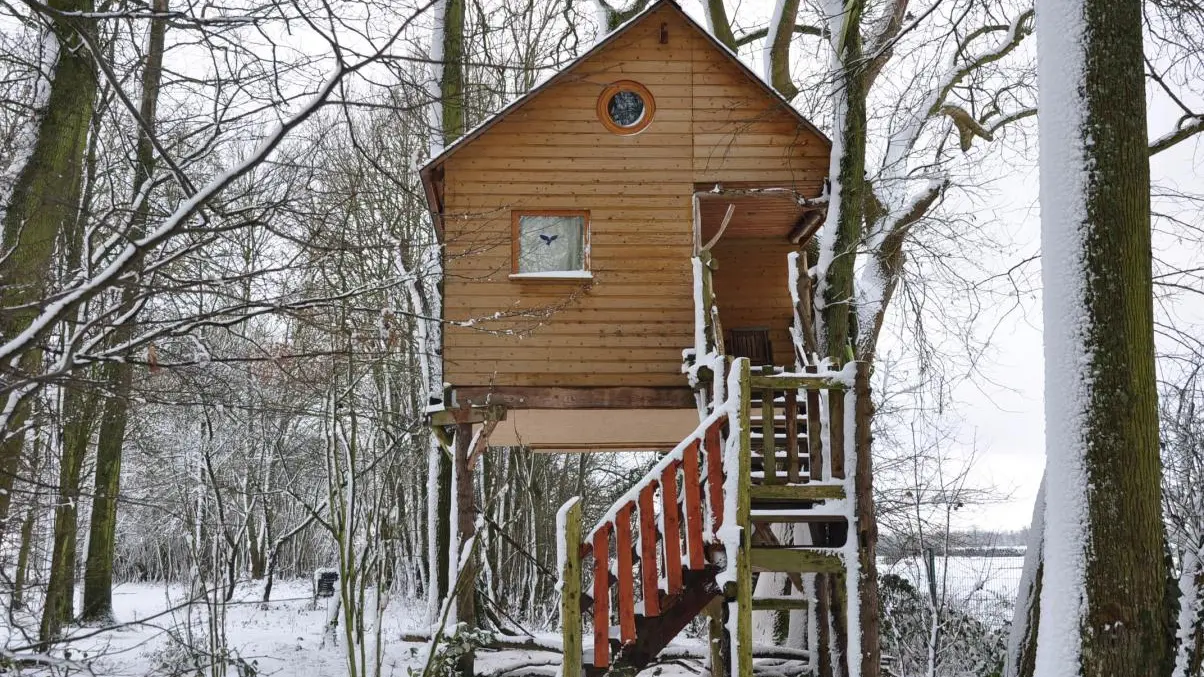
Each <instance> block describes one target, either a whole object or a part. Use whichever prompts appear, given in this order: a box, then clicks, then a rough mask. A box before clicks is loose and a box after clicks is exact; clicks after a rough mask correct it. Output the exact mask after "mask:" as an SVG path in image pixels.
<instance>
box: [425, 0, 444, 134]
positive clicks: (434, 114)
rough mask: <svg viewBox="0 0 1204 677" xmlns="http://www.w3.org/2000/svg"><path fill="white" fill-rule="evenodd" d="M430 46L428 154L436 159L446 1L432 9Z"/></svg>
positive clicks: (440, 112) (440, 119) (441, 94)
mask: <svg viewBox="0 0 1204 677" xmlns="http://www.w3.org/2000/svg"><path fill="white" fill-rule="evenodd" d="M432 10H433V12H432V25H431V46H430V49H429V50H428V58H429V59H430V62H431V79H430V82H429V83H427V90H428V91H429V92H430V95H431V104H430V120H431V138H430V154H431V157H437V156H438V155H439V153H441V152H443V104H442V101H443V33H444V30H445V27H446V24H447V0H439V1H438V2H436V3H435V5H434V6H433V7H432Z"/></svg>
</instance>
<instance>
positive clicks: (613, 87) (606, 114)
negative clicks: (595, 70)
mask: <svg viewBox="0 0 1204 677" xmlns="http://www.w3.org/2000/svg"><path fill="white" fill-rule="evenodd" d="M619 92H633V93H635V94H636V95H637V96H639V97H640V98H641V99H643V100H644V115H643V116H642V117H641V118H640V120H639V122H637V123H635V124H634V125H631V126H628V127H624V126H622V125H620V124H619V123H617V122H615V121H614V119H613V118H611V117H610V100H611V98H612V97H614V95H616V94H618V93H619ZM597 113H598V121H599V122H601V123H602V126H603V127H605V128H606V131H608V132H610V133H611V134H618V135H620V136H631V135H632V134H639V133H640V132H642V131H644V130H645V129H647V128H648V125H650V124H652V119H653V118H654V117H656V99H655V98H654V97H653V96H652V92H650V91H648V88H647V87H645V86H644V85H641V84H640V83H638V82H636V81H635V80H619V81H618V82H613V83H611V84H609V85H607V87H606V89H603V90H602V93H601V94H600V95H599V96H598V108H597Z"/></svg>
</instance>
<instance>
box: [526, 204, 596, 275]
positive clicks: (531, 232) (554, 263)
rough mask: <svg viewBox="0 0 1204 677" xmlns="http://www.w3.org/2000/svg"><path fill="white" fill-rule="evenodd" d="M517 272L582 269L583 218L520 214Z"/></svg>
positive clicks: (583, 247)
mask: <svg viewBox="0 0 1204 677" xmlns="http://www.w3.org/2000/svg"><path fill="white" fill-rule="evenodd" d="M518 228H519V242H518V246H519V249H518V252H519V256H518V272H520V273H548V272H555V271H564V270H584V269H585V242H584V239H583V238H584V235H585V219H584V218H583V217H580V216H533V215H532V216H520V217H519V221H518Z"/></svg>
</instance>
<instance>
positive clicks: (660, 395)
mask: <svg viewBox="0 0 1204 677" xmlns="http://www.w3.org/2000/svg"><path fill="white" fill-rule="evenodd" d="M455 396H456V400H457V402H459V403H460V404H474V403H477V402H491V403H494V404H500V405H505V406H506V407H508V408H510V409H690V408H692V407H694V406H695V402H694V392H693V391H692V390H691V389H690V388H689V387H685V386H682V387H672V388H664V387H659V388H641V387H630V386H620V387H598V388H590V387H583V388H582V387H558V388H544V387H524V386H496V387H489V386H478V387H471V386H470V387H457V388H456V389H455Z"/></svg>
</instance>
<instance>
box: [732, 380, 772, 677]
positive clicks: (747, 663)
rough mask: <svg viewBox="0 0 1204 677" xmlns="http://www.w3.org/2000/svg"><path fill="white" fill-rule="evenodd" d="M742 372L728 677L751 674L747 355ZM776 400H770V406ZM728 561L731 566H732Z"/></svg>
mask: <svg viewBox="0 0 1204 677" xmlns="http://www.w3.org/2000/svg"><path fill="white" fill-rule="evenodd" d="M733 366H734V368H735V369H737V370H738V373H739V382H740V399H739V407H738V416H739V429H740V458H739V468H738V470H737V471H736V476H737V478H738V480H739V481H737V482H736V486H737V490H736V515H737V517H736V519H737V522H736V523H737V524H738V525H739V526H740V547H739V548H738V549H737V551H736V561H735V567H736V601H735V603H734V604H731V607H734V608H730V607H729V611H728V613H729V614H734V615H735V619H736V636H735V637H734V638H733V644H734V646H733V647H732V654H731V655H732V662H733V663H734V665H733V666H731V668H730V669H729V670H728V676H729V677H752V674H753V670H752V595H753V590H752V566H751V562H750V561H749V555H750V553H751V551H752V531H753V529H752V520H751V519H750V512H751V507H752V503H751V497H750V495H749V484H750V483H751V480H752V431H751V430H750V428H751V419H752V415H751V404H750V400H751V399H752V390H751V389H750V387H749V385H750V384H749V379H750V377H751V374H750V370H749V362H748V358H740V359H738V360H736V363H735V364H734V365H733ZM772 405H773V403H772V402H770V406H772ZM732 565H733V563H732V562H728V566H732Z"/></svg>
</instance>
